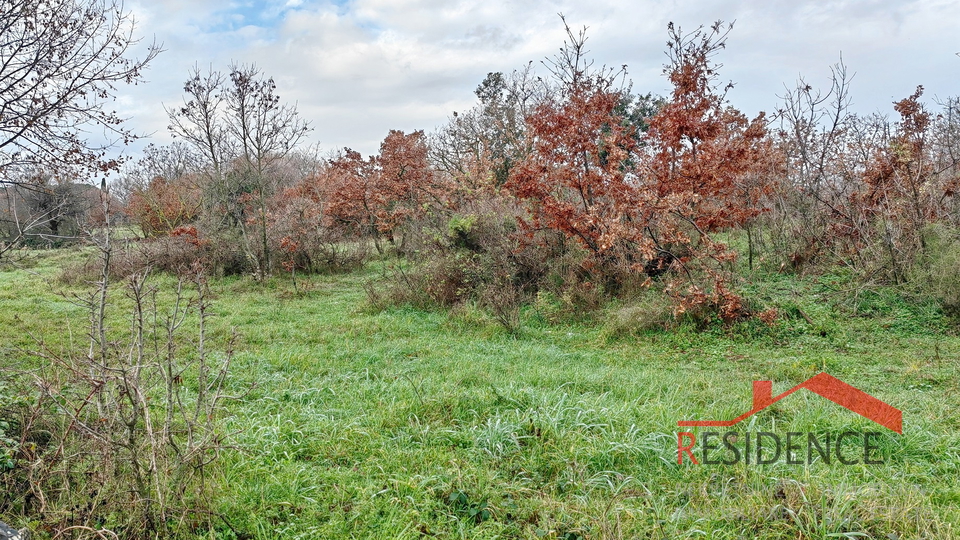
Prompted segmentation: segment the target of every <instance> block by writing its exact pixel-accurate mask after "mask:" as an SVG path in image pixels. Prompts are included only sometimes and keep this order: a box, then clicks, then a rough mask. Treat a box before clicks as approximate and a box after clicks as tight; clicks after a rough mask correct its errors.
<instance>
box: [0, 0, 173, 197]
mask: <svg viewBox="0 0 960 540" xmlns="http://www.w3.org/2000/svg"><path fill="white" fill-rule="evenodd" d="M134 31H135V21H134V19H133V16H132V15H131V14H130V13H129V12H128V11H126V10H125V9H124V5H123V3H122V1H121V0H0V182H12V181H13V179H14V178H15V177H16V175H17V174H18V173H19V172H20V171H21V170H22V169H24V168H33V167H36V166H37V165H42V166H43V167H44V168H46V169H48V170H51V171H54V172H56V173H57V174H72V175H73V176H84V175H89V174H100V173H104V172H106V171H109V170H115V169H117V167H118V166H119V163H118V161H117V160H116V159H112V158H110V157H109V156H108V153H107V151H108V150H109V149H110V148H111V147H113V146H114V145H116V144H125V143H128V142H130V141H131V140H133V139H135V138H136V137H137V135H136V134H135V133H133V132H132V131H131V130H130V129H128V128H126V127H124V125H123V121H124V119H123V118H121V117H119V116H118V115H117V113H116V112H115V111H113V110H110V109H109V107H108V105H107V104H108V102H109V101H110V100H111V96H112V95H113V93H114V92H115V90H116V86H117V85H118V84H121V83H122V84H132V83H137V82H139V81H141V80H142V79H141V73H142V71H143V69H144V68H145V67H146V66H147V64H148V63H149V62H150V61H151V60H153V59H154V58H155V57H156V56H157V54H159V53H160V52H161V48H160V46H159V45H157V44H156V43H152V44H150V45H149V46H147V47H146V49H145V53H144V56H143V58H133V56H132V55H133V50H132V49H133V48H134V47H135V46H136V45H137V44H138V43H139V40H138V39H137V38H136V37H135V36H134ZM96 129H99V130H102V136H101V134H94V133H91V131H92V130H96ZM91 139H93V140H96V139H100V140H102V142H92V141H91Z"/></svg>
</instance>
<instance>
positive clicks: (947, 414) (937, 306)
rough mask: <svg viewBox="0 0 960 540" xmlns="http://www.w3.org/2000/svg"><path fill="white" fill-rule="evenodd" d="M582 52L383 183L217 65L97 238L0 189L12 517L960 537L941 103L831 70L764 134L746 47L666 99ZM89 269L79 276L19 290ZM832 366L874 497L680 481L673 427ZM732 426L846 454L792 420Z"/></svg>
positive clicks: (514, 79)
mask: <svg viewBox="0 0 960 540" xmlns="http://www.w3.org/2000/svg"><path fill="white" fill-rule="evenodd" d="M71 5H72V4H71ZM98 5H99V4H98ZM103 6H107V7H109V8H110V9H115V10H118V11H117V12H116V14H115V15H116V17H118V18H119V19H118V20H119V22H120V23H123V22H124V21H125V19H124V18H123V17H121V15H124V12H123V9H122V6H119V5H115V4H112V3H105V4H103ZM101 7H102V6H101ZM73 13H75V12H73ZM5 16H6V15H5ZM99 16H100V17H101V18H100V19H97V20H101V21H105V20H108V19H109V17H107V15H104V14H100V15H99ZM104 17H106V18H104ZM563 23H564V24H565V25H566V21H565V20H564V21H563ZM28 26H29V25H28ZM25 28H26V27H25ZM566 30H567V41H566V42H565V43H564V46H563V47H562V48H561V49H560V52H559V54H558V55H557V56H556V57H553V58H550V59H547V60H545V61H544V62H543V67H544V68H545V69H546V74H544V75H542V76H537V75H536V69H535V68H534V66H533V65H528V66H527V67H526V68H524V69H521V70H518V71H514V72H512V73H511V74H509V75H508V74H503V73H491V74H489V75H488V76H487V77H486V79H484V81H483V82H482V83H481V84H480V86H479V87H478V88H477V90H476V94H477V97H478V100H479V102H478V104H477V105H476V106H475V107H474V108H473V109H471V110H469V111H465V112H463V113H454V115H453V117H452V118H451V119H450V121H449V123H448V124H447V125H445V126H442V127H441V128H440V129H439V130H437V132H435V133H433V134H427V133H425V132H423V131H414V132H411V133H405V132H401V131H396V130H392V131H390V132H389V133H388V134H387V136H386V138H385V139H384V141H383V143H382V144H381V147H380V150H379V153H378V154H377V155H375V156H370V157H367V158H364V157H363V156H362V155H360V154H359V153H357V152H355V151H353V150H350V149H343V150H342V151H340V152H338V153H335V154H333V155H329V156H327V157H325V158H323V159H321V158H319V157H318V156H316V155H315V151H313V150H309V149H302V148H298V145H299V143H300V141H301V140H302V138H303V137H304V135H305V134H306V133H307V132H308V131H309V129H310V128H309V125H308V124H307V123H306V122H305V121H304V120H303V119H301V118H300V116H299V114H298V113H297V111H296V108H295V107H293V106H290V105H287V104H284V103H283V102H282V101H281V99H280V97H279V95H278V94H277V88H276V85H275V83H274V81H273V80H272V79H271V78H269V77H268V76H266V75H265V74H264V73H262V72H261V71H260V70H259V69H258V68H256V67H255V66H250V65H243V64H234V65H232V66H230V68H229V70H228V71H227V72H219V71H215V70H213V69H211V70H209V71H208V72H206V73H202V72H200V71H199V70H198V69H197V70H194V71H193V72H192V73H191V74H190V76H189V79H188V80H187V81H186V83H185V85H184V93H185V98H184V103H183V105H182V106H180V107H174V108H170V109H168V110H167V113H168V115H169V118H170V122H171V127H170V129H171V131H172V133H173V134H175V135H176V136H177V137H178V141H177V142H175V143H174V144H171V145H168V146H165V147H150V148H148V149H147V151H146V152H145V155H144V157H143V159H141V160H140V161H139V162H138V163H136V164H133V165H132V166H130V167H127V168H126V169H125V170H124V172H123V175H122V179H121V180H120V181H119V182H114V183H113V184H111V185H109V186H108V185H107V183H106V182H104V183H103V184H102V185H101V187H100V189H99V190H97V189H95V188H92V187H90V188H88V189H86V190H84V197H83V200H89V201H94V200H96V201H98V202H99V203H98V204H92V205H87V206H89V207H90V208H86V209H84V208H78V207H77V204H74V203H77V202H78V200H80V199H79V198H77V197H73V198H71V197H69V196H67V197H65V196H64V194H65V193H66V194H67V195H69V194H70V193H73V192H75V191H77V190H75V189H72V188H70V186H69V185H67V184H63V183H62V182H65V180H64V178H62V177H61V176H62V175H59V176H58V175H51V174H49V171H47V170H46V169H45V168H44V167H43V166H41V165H38V164H36V163H33V162H32V161H29V160H28V161H24V162H23V163H20V162H18V164H17V166H16V167H12V166H8V167H7V168H6V169H4V170H3V171H0V172H3V174H4V176H0V184H3V186H2V187H3V188H4V189H3V191H2V192H0V195H2V196H3V198H2V199H0V203H3V204H4V205H5V207H6V209H5V210H4V209H3V208H0V225H2V226H3V228H2V230H0V233H2V234H4V237H3V238H0V256H4V257H5V259H4V261H3V262H4V263H5V264H6V266H4V267H2V268H0V276H2V279H0V305H2V306H3V308H4V309H3V310H0V324H2V327H3V328H11V329H16V331H11V332H8V333H5V334H4V335H3V336H0V354H2V359H0V362H2V363H0V484H2V486H3V494H2V495H0V516H3V517H4V519H7V516H10V517H11V518H13V519H12V521H17V522H23V523H24V524H26V525H30V526H31V527H32V528H33V529H34V530H35V532H36V533H37V534H38V535H39V536H40V537H41V538H43V537H50V538H62V537H75V538H106V537H124V538H158V537H179V538H201V537H223V538H236V539H240V538H264V539H267V538H277V537H282V538H316V537H370V538H384V537H395V538H406V537H411V538H412V537H418V538H422V537H454V536H460V537H468V536H469V537H477V538H487V537H490V538H493V537H497V538H504V537H506V538H563V539H575V538H622V537H644V538H674V537H677V538H687V537H697V536H707V537H716V538H726V537H744V536H753V537H762V538H798V537H800V538H813V537H817V538H827V537H847V538H853V537H872V538H953V537H956V536H957V534H956V528H957V527H958V525H960V514H958V512H957V504H956V503H957V501H958V493H957V491H956V488H955V487H954V486H953V483H952V482H953V479H954V478H956V477H957V475H958V472H960V471H958V467H960V463H958V461H957V455H956V452H955V451H954V450H953V448H955V446H956V444H957V443H958V442H960V441H958V436H957V435H956V429H955V428H956V427H958V426H957V425H956V424H957V422H956V418H957V417H958V415H956V414H954V413H955V412H956V409H957V407H958V403H957V400H956V397H955V396H956V389H957V385H956V380H957V377H956V376H957V362H956V360H957V352H958V350H960V340H958V338H957V335H956V328H957V326H956V324H957V317H958V316H960V233H958V231H960V203H958V198H957V194H958V188H960V168H958V164H960V161H958V159H957V157H956V156H958V155H960V147H958V139H957V136H956V135H957V130H958V126H960V124H958V117H957V105H958V104H957V101H956V100H955V99H948V100H946V101H945V102H944V103H942V104H941V105H942V112H941V113H940V114H934V113H933V112H931V111H929V110H928V106H927V105H926V104H924V103H923V102H922V101H921V98H922V95H923V89H922V87H918V88H917V90H916V92H915V93H914V94H912V95H911V96H909V97H906V98H905V99H902V100H900V101H897V102H896V103H894V104H893V109H894V111H895V112H896V113H897V115H898V116H899V118H898V119H897V120H895V121H891V120H889V119H888V118H887V117H885V116H881V115H879V114H877V115H873V116H867V117H863V116H858V115H855V114H853V113H851V112H850V111H849V110H848V108H849V102H850V96H849V77H848V76H847V72H846V67H845V66H843V65H842V64H838V65H836V66H833V68H832V69H833V80H832V86H831V88H830V89H829V90H826V91H823V92H818V91H817V90H816V89H814V88H812V87H811V86H810V85H808V84H806V83H805V82H804V81H802V80H801V81H800V82H799V83H798V85H797V87H796V89H794V90H792V91H789V92H787V94H786V95H785V96H784V98H783V103H782V105H781V107H779V108H778V109H777V110H776V111H775V114H773V115H771V116H770V117H768V116H766V115H764V114H762V113H761V114H760V115H758V116H757V117H756V118H753V119H750V118H748V117H746V116H745V115H744V114H742V113H741V112H740V111H738V110H736V109H735V108H733V107H732V106H731V105H730V104H729V102H728V101H727V98H726V96H727V93H728V91H730V90H731V88H732V84H724V83H723V82H721V79H720V74H719V73H718V69H719V64H718V63H717V56H718V55H719V54H721V52H722V50H723V48H724V46H725V42H726V39H727V37H728V35H729V33H730V31H731V26H729V25H724V24H723V23H720V22H718V23H716V24H715V25H713V26H711V27H709V28H698V29H696V30H694V31H693V32H690V33H684V32H683V31H682V30H681V29H680V28H676V27H674V26H673V25H670V26H669V27H668V36H669V41H668V51H667V58H668V61H667V64H666V65H665V66H664V75H665V76H666V77H667V79H668V81H669V82H670V84H671V86H672V91H671V92H670V94H669V95H668V96H666V97H664V98H659V97H656V96H653V95H650V94H647V95H635V94H633V93H632V88H631V85H630V82H629V81H628V80H627V78H626V71H625V69H622V70H617V69H610V68H608V67H606V66H595V65H594V63H593V61H592V60H591V59H590V57H589V53H588V51H587V49H586V42H587V36H586V32H585V30H584V31H580V32H577V31H575V30H573V29H571V28H570V27H569V26H566ZM98 35H99V34H94V35H93V38H96V37H97V36H98ZM91 39H92V38H91ZM124 51H125V49H124V48H123V47H120V48H119V49H118V51H117V54H120V55H121V57H118V58H122V54H123V52H124ZM149 51H150V52H149V54H150V57H151V58H152V55H154V54H156V53H157V49H156V48H151V49H150V50H149ZM148 60H149V59H148ZM113 61H115V62H116V61H118V60H117V59H116V58H114V60H113ZM121 64H122V62H121ZM126 65H127V66H128V69H127V71H125V72H118V73H117V74H115V75H114V76H120V75H123V74H124V73H125V74H126V75H125V76H126V78H127V79H128V80H131V81H132V80H136V79H137V78H138V76H139V69H141V68H142V67H143V66H144V65H145V61H144V62H132V63H129V62H128V64H126ZM0 74H2V73H0ZM100 84H109V81H107V82H106V83H104V82H102V81H101V83H100ZM87 114H94V115H95V117H96V118H99V119H100V121H101V122H102V123H105V124H109V125H115V124H110V123H111V122H114V121H116V122H119V120H117V119H115V118H114V117H113V116H112V115H106V116H102V114H103V113H102V111H101V109H100V108H99V106H94V107H93V108H92V110H91V111H89V112H88V113H87ZM98 115H99V116H98ZM117 129H118V130H119V129H120V128H117ZM0 130H2V128H0ZM61 131H62V130H60V131H57V130H55V131H54V132H50V133H47V135H48V136H51V137H54V140H55V141H56V140H60V143H61V145H67V146H68V147H70V148H73V147H76V146H77V145H80V144H81V141H79V140H77V139H76V137H75V136H72V135H70V133H66V134H65V133H62V132H61ZM119 133H122V134H127V132H126V131H123V130H120V131H119ZM56 136H59V137H61V138H62V140H61V139H57V138H56ZM131 136H132V135H131ZM63 137H65V138H63ZM74 150H75V153H77V154H78V155H81V156H86V157H85V159H86V160H87V161H86V162H85V163H83V164H80V163H75V164H72V166H71V167H69V169H71V170H75V169H77V167H79V169H78V170H87V169H90V168H94V169H97V168H99V170H100V171H101V172H103V171H107V170H117V169H119V168H120V163H116V162H109V163H107V162H103V160H102V157H103V155H102V153H101V154H96V153H94V154H90V151H91V149H89V148H87V149H79V148H75V149H74ZM24 151H25V150H24ZM58 182H61V183H58ZM64 186H67V187H64ZM89 201H88V202H89ZM96 201H95V202H96ZM68 203H70V204H68ZM120 208H122V209H123V215H124V217H121V215H120V213H119V211H118V210H119V209H120ZM126 219H129V224H130V227H129V228H128V229H126V231H127V233H126V234H118V231H117V229H115V227H113V225H116V223H117V222H118V221H120V220H126ZM75 236H82V237H83V238H84V239H85V240H86V241H87V243H88V245H92V246H93V248H94V249H93V250H89V249H87V248H79V247H77V248H74V250H73V251H68V250H62V251H57V252H52V253H46V255H44V252H35V253H34V258H33V261H32V262H31V260H30V259H29V258H28V259H26V260H19V261H9V256H10V254H12V253H14V252H16V251H17V250H19V249H20V248H22V247H24V246H25V245H27V246H30V247H42V246H44V245H46V246H48V247H52V246H53V245H60V244H61V243H62V240H64V239H65V238H67V237H75ZM31 244H32V245H31ZM14 262H15V264H14ZM33 263H36V264H37V266H36V267H35V268H33V269H30V267H29V265H30V264H33ZM151 283H158V285H156V286H154V285H151ZM51 284H55V285H54V287H55V288H58V289H62V290H63V292H64V295H65V296H62V297H58V296H55V295H54V293H53V292H52V291H51V290H50V289H51ZM91 287H92V289H91ZM211 298H217V299H218V302H217V304H216V305H215V306H214V305H212V304H211V302H210V299H211ZM65 299H66V300H65ZM78 320H85V321H88V323H87V324H85V325H83V327H82V328H77V329H76V331H74V328H75V327H76V326H77V324H76V321H78ZM233 327H237V328H239V334H238V336H239V337H236V338H234V339H236V340H237V343H236V345H237V349H236V350H237V354H236V357H234V355H233V350H234V348H233V347H232V345H230V343H232V342H231V339H232V338H231V337H230V336H231V335H232V331H231V328H233ZM187 328H195V331H193V332H187V331H186V329H187ZM64 329H65V330H64ZM211 336H215V339H212V340H211ZM212 342H216V343H217V345H215V346H211V343H212ZM232 364H234V365H238V369H235V370H233V371H232V373H233V376H232V377H228V376H227V375H228V367H229V366H231V365H232ZM820 371H829V372H830V373H831V374H833V375H835V376H837V377H841V378H845V379H847V380H850V381H851V382H855V383H856V385H857V386H858V387H860V388H862V389H864V390H865V391H868V392H869V393H871V394H873V395H875V396H877V397H879V398H880V399H883V400H885V401H889V402H891V403H894V404H895V406H897V407H899V408H901V409H903V412H904V415H905V417H906V418H907V419H908V420H907V429H906V431H905V433H904V435H903V436H902V437H893V436H888V437H886V438H885V439H883V442H882V447H881V451H882V454H883V456H884V458H885V461H886V464H885V465H884V466H883V467H876V468H870V467H866V466H862V467H846V468H842V467H833V466H830V465H829V464H826V463H820V462H817V463H811V464H808V465H807V466H804V467H791V466H788V465H784V464H775V465H771V466H757V467H743V466H723V467H716V468H710V467H689V466H679V465H677V464H676V445H675V443H676V439H675V431H676V422H677V421H678V420H681V419H684V418H686V417H688V416H690V417H698V416H699V417H722V416H730V417H733V416H736V414H738V413H739V412H741V411H742V410H743V407H744V404H745V403H747V395H748V393H747V389H748V388H749V381H750V380H771V381H774V383H775V384H776V385H780V386H783V387H789V386H792V385H794V384H796V383H798V382H800V381H802V380H804V379H806V378H808V377H809V376H811V375H813V374H815V373H817V372H820ZM737 381H739V382H737ZM733 383H736V384H741V385H742V386H743V389H744V392H743V395H741V394H740V393H739V391H738V389H737V388H733V387H731V384H733ZM228 395H229V396H232V397H233V398H234V399H233V400H228V399H227V396H228ZM679 415H682V416H683V418H681V417H680V416H679ZM750 422H751V424H750V429H751V430H772V429H773V428H774V427H778V428H780V429H782V428H784V427H786V428H787V429H789V430H792V431H817V432H829V433H839V432H843V431H845V430H848V429H853V428H854V427H855V428H860V427H863V426H862V424H863V422H865V421H864V420H863V419H857V418H852V417H851V416H850V415H848V414H847V412H846V411H843V410H837V408H835V407H830V406H829V405H828V404H825V403H822V402H820V401H817V398H816V397H815V396H807V397H805V398H797V399H793V400H791V401H789V402H788V403H784V404H777V405H776V406H775V407H773V408H772V410H769V411H764V413H763V414H762V415H758V416H756V417H754V418H753V419H752V420H751V421H750ZM851 426H852V427H851Z"/></svg>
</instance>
